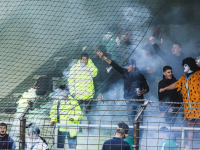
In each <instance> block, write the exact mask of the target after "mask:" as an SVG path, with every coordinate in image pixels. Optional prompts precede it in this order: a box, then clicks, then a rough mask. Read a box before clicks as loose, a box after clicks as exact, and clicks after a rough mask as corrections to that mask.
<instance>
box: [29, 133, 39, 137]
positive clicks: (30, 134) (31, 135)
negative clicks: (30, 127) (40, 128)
mask: <svg viewBox="0 0 200 150" xmlns="http://www.w3.org/2000/svg"><path fill="white" fill-rule="evenodd" d="M28 136H29V137H30V138H35V137H37V136H36V134H35V133H34V132H29V133H28Z"/></svg>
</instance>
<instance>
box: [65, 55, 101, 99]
mask: <svg viewBox="0 0 200 150" xmlns="http://www.w3.org/2000/svg"><path fill="white" fill-rule="evenodd" d="M97 72H98V69H97V68H96V66H95V65H94V63H93V62H92V60H91V59H88V63H87V65H85V66H81V61H80V60H79V61H78V63H77V64H75V65H74V66H72V68H71V69H70V73H69V78H68V86H69V91H70V94H71V95H75V97H74V98H75V99H82V100H85V99H92V98H93V97H94V93H95V89H94V83H93V77H95V76H96V75H97Z"/></svg>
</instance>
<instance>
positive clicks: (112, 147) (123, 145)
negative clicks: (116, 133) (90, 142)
mask: <svg viewBox="0 0 200 150" xmlns="http://www.w3.org/2000/svg"><path fill="white" fill-rule="evenodd" d="M102 150H130V145H129V143H128V142H126V141H124V140H122V139H121V138H116V137H113V138H112V139H110V140H107V141H105V142H104V144H103V147H102Z"/></svg>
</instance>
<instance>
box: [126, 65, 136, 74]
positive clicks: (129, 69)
mask: <svg viewBox="0 0 200 150" xmlns="http://www.w3.org/2000/svg"><path fill="white" fill-rule="evenodd" d="M126 69H127V71H128V72H134V71H135V65H129V66H126Z"/></svg>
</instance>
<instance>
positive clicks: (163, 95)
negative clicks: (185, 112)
mask: <svg viewBox="0 0 200 150" xmlns="http://www.w3.org/2000/svg"><path fill="white" fill-rule="evenodd" d="M176 81H177V80H176V78H175V77H174V76H172V79H165V77H164V76H163V79H162V80H161V81H160V82H159V84H158V98H159V101H160V102H182V97H181V94H180V93H179V92H177V90H176V89H173V90H165V91H164V92H159V90H160V89H161V88H165V87H167V86H169V85H171V84H172V83H174V82H176ZM174 106H175V107H180V104H176V105H174Z"/></svg>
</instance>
